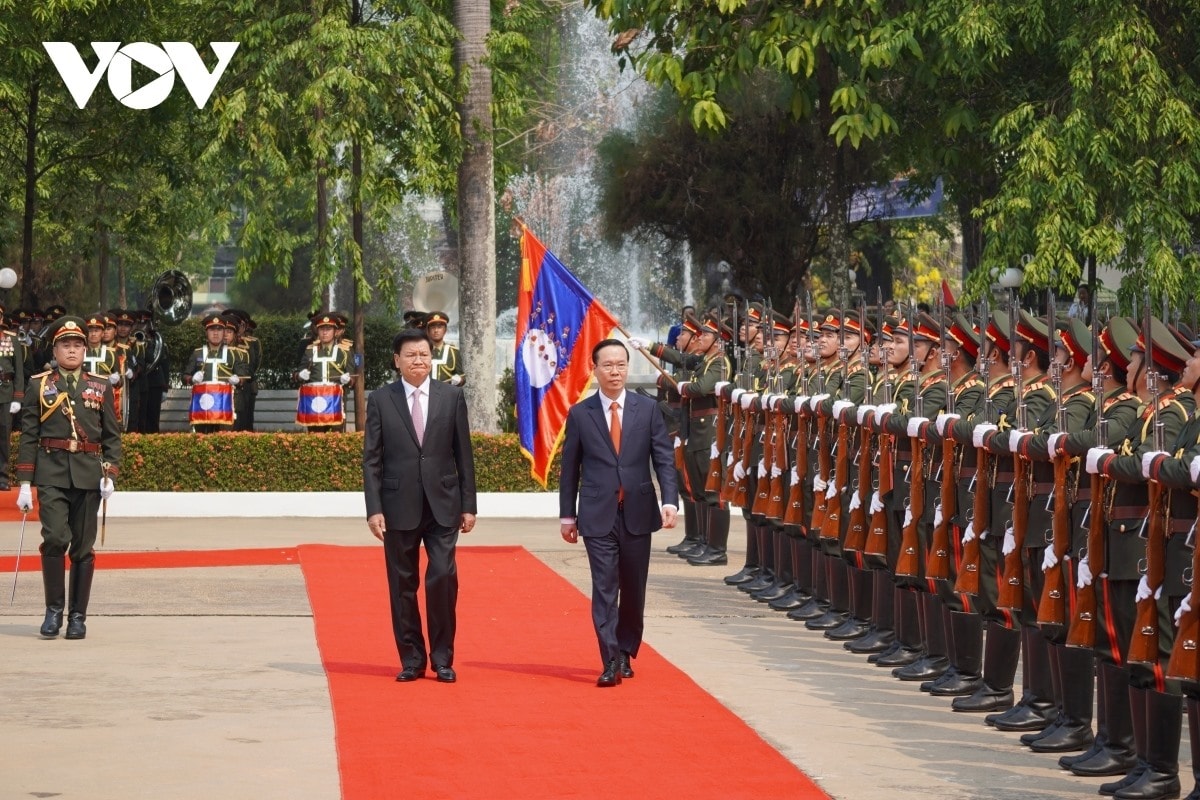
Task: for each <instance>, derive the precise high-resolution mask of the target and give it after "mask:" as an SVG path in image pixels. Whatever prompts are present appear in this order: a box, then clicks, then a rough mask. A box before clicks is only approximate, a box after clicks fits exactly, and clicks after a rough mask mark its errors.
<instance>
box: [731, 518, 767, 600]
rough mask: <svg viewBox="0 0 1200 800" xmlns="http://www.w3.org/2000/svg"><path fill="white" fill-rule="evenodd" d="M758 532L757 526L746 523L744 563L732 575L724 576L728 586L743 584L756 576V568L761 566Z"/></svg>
mask: <svg viewBox="0 0 1200 800" xmlns="http://www.w3.org/2000/svg"><path fill="white" fill-rule="evenodd" d="M758 531H759V526H758V525H755V524H754V523H752V522H750V521H747V522H746V563H745V565H744V566H743V567H742V568H741V569H740V570H738V571H737V572H735V573H734V574H732V575H727V576H725V582H726V583H727V584H729V585H730V586H737V585H738V584H739V583H745V582H746V581H748V580H750V579H751V578H753V577H754V576H755V575H757V574H758V567H759V564H761V561H760V559H759V547H758V543H759V535H758Z"/></svg>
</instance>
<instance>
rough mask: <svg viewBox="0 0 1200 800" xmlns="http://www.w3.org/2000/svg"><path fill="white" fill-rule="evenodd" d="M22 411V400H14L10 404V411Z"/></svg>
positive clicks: (12, 412) (16, 412)
mask: <svg viewBox="0 0 1200 800" xmlns="http://www.w3.org/2000/svg"><path fill="white" fill-rule="evenodd" d="M20 411H21V401H20V400H13V401H12V402H11V403H9V404H8V413H10V414H18V413H20Z"/></svg>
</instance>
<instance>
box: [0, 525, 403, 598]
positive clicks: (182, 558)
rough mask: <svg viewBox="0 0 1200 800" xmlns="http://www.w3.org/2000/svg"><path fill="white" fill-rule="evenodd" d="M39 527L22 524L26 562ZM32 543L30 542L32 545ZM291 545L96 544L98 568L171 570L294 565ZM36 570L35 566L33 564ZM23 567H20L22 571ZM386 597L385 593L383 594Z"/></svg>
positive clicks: (6, 563) (4, 559) (1, 564)
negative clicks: (159, 547) (139, 549)
mask: <svg viewBox="0 0 1200 800" xmlns="http://www.w3.org/2000/svg"><path fill="white" fill-rule="evenodd" d="M39 531H40V528H39V527H38V526H36V525H34V524H33V522H32V521H30V523H29V524H28V525H26V526H25V554H24V557H25V558H26V559H30V558H32V559H34V560H33V561H26V565H27V566H28V565H29V564H31V563H32V564H35V565H36V564H37V563H38V562H37V561H36V559H37V557H38V545H39V544H41V541H42V537H41V533H40V532H39ZM31 543H32V544H31ZM16 560H17V558H16V556H0V572H12V570H13V564H14V563H15V562H16ZM297 561H298V556H297V554H296V548H294V547H286V548H280V547H264V548H262V549H259V550H254V549H248V550H164V551H161V552H153V553H134V552H129V553H122V552H119V551H118V552H109V551H107V550H104V549H102V548H100V547H99V546H97V549H96V568H97V569H174V568H177V567H253V566H271V565H278V564H295V563H297ZM34 568H35V569H37V567H34ZM23 571H24V569H22V572H23ZM385 598H386V595H385Z"/></svg>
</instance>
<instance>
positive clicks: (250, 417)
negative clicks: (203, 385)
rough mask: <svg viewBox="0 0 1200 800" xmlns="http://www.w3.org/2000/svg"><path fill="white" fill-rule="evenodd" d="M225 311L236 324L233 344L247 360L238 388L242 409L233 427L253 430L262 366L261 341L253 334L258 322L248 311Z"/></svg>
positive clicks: (237, 429)
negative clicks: (243, 375)
mask: <svg viewBox="0 0 1200 800" xmlns="http://www.w3.org/2000/svg"><path fill="white" fill-rule="evenodd" d="M227 313H229V314H232V315H233V316H234V317H235V318H236V321H237V326H236V329H235V332H234V344H236V345H237V346H238V347H241V348H243V349H244V350H245V351H246V358H247V362H248V366H247V370H248V374H247V376H246V380H244V381H242V385H241V388H240V390H239V391H241V393H242V398H243V399H242V410H241V413H240V414H239V415H238V417H237V419H236V420H234V423H233V429H234V430H235V431H253V430H254V406H255V403H256V402H257V401H258V370H259V369H260V368H261V367H262V342H260V341H259V340H258V337H257V336H254V335H253V331H254V329H255V328H257V327H258V324H257V323H256V322H255V321H254V319H253V317H251V316H250V313H249V312H248V311H243V310H241V309H234V308H231V309H229V311H228V312H227Z"/></svg>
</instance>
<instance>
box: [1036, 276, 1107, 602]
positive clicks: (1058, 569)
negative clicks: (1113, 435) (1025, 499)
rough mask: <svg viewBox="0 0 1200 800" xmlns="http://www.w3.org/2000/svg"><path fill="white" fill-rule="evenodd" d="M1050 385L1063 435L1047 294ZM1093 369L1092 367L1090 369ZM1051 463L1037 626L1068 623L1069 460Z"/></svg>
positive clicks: (1052, 321) (1052, 309) (1055, 332)
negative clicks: (1049, 558) (1048, 552)
mask: <svg viewBox="0 0 1200 800" xmlns="http://www.w3.org/2000/svg"><path fill="white" fill-rule="evenodd" d="M1049 302H1050V324H1051V327H1050V353H1051V360H1050V381H1051V383H1052V384H1053V386H1054V395H1055V408H1054V419H1055V428H1056V429H1057V430H1059V431H1063V432H1065V428H1066V425H1067V422H1066V406H1065V404H1064V403H1063V396H1062V364H1061V363H1059V361H1058V350H1057V347H1058V343H1059V337H1058V326H1057V325H1056V324H1055V323H1056V322H1057V320H1056V318H1055V312H1056V309H1055V303H1054V291H1053V290H1050V300H1049ZM1093 369H1095V366H1093ZM1051 458H1052V459H1053V461H1054V494H1053V497H1052V500H1053V503H1054V516H1053V526H1052V530H1053V534H1054V535H1053V540H1052V542H1051V544H1050V546H1051V547H1052V548H1053V549H1054V556H1055V558H1056V559H1057V561H1056V563H1055V565H1054V566H1053V567H1051V568H1050V569H1049V570H1048V571H1046V573H1045V582H1044V583H1043V584H1042V597H1041V600H1040V601H1039V602H1038V617H1037V621H1038V624H1039V625H1060V626H1061V625H1065V624H1066V623H1067V594H1068V592H1069V589H1068V587H1067V585H1066V584H1067V576H1068V574H1069V573H1068V571H1067V569H1066V564H1065V563H1064V560H1065V559H1066V557H1067V551H1068V550H1070V549H1071V509H1070V505H1071V504H1070V497H1068V494H1067V472H1068V471H1069V470H1070V467H1071V459H1070V458H1069V457H1068V456H1066V455H1058V456H1055V455H1054V454H1051Z"/></svg>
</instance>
